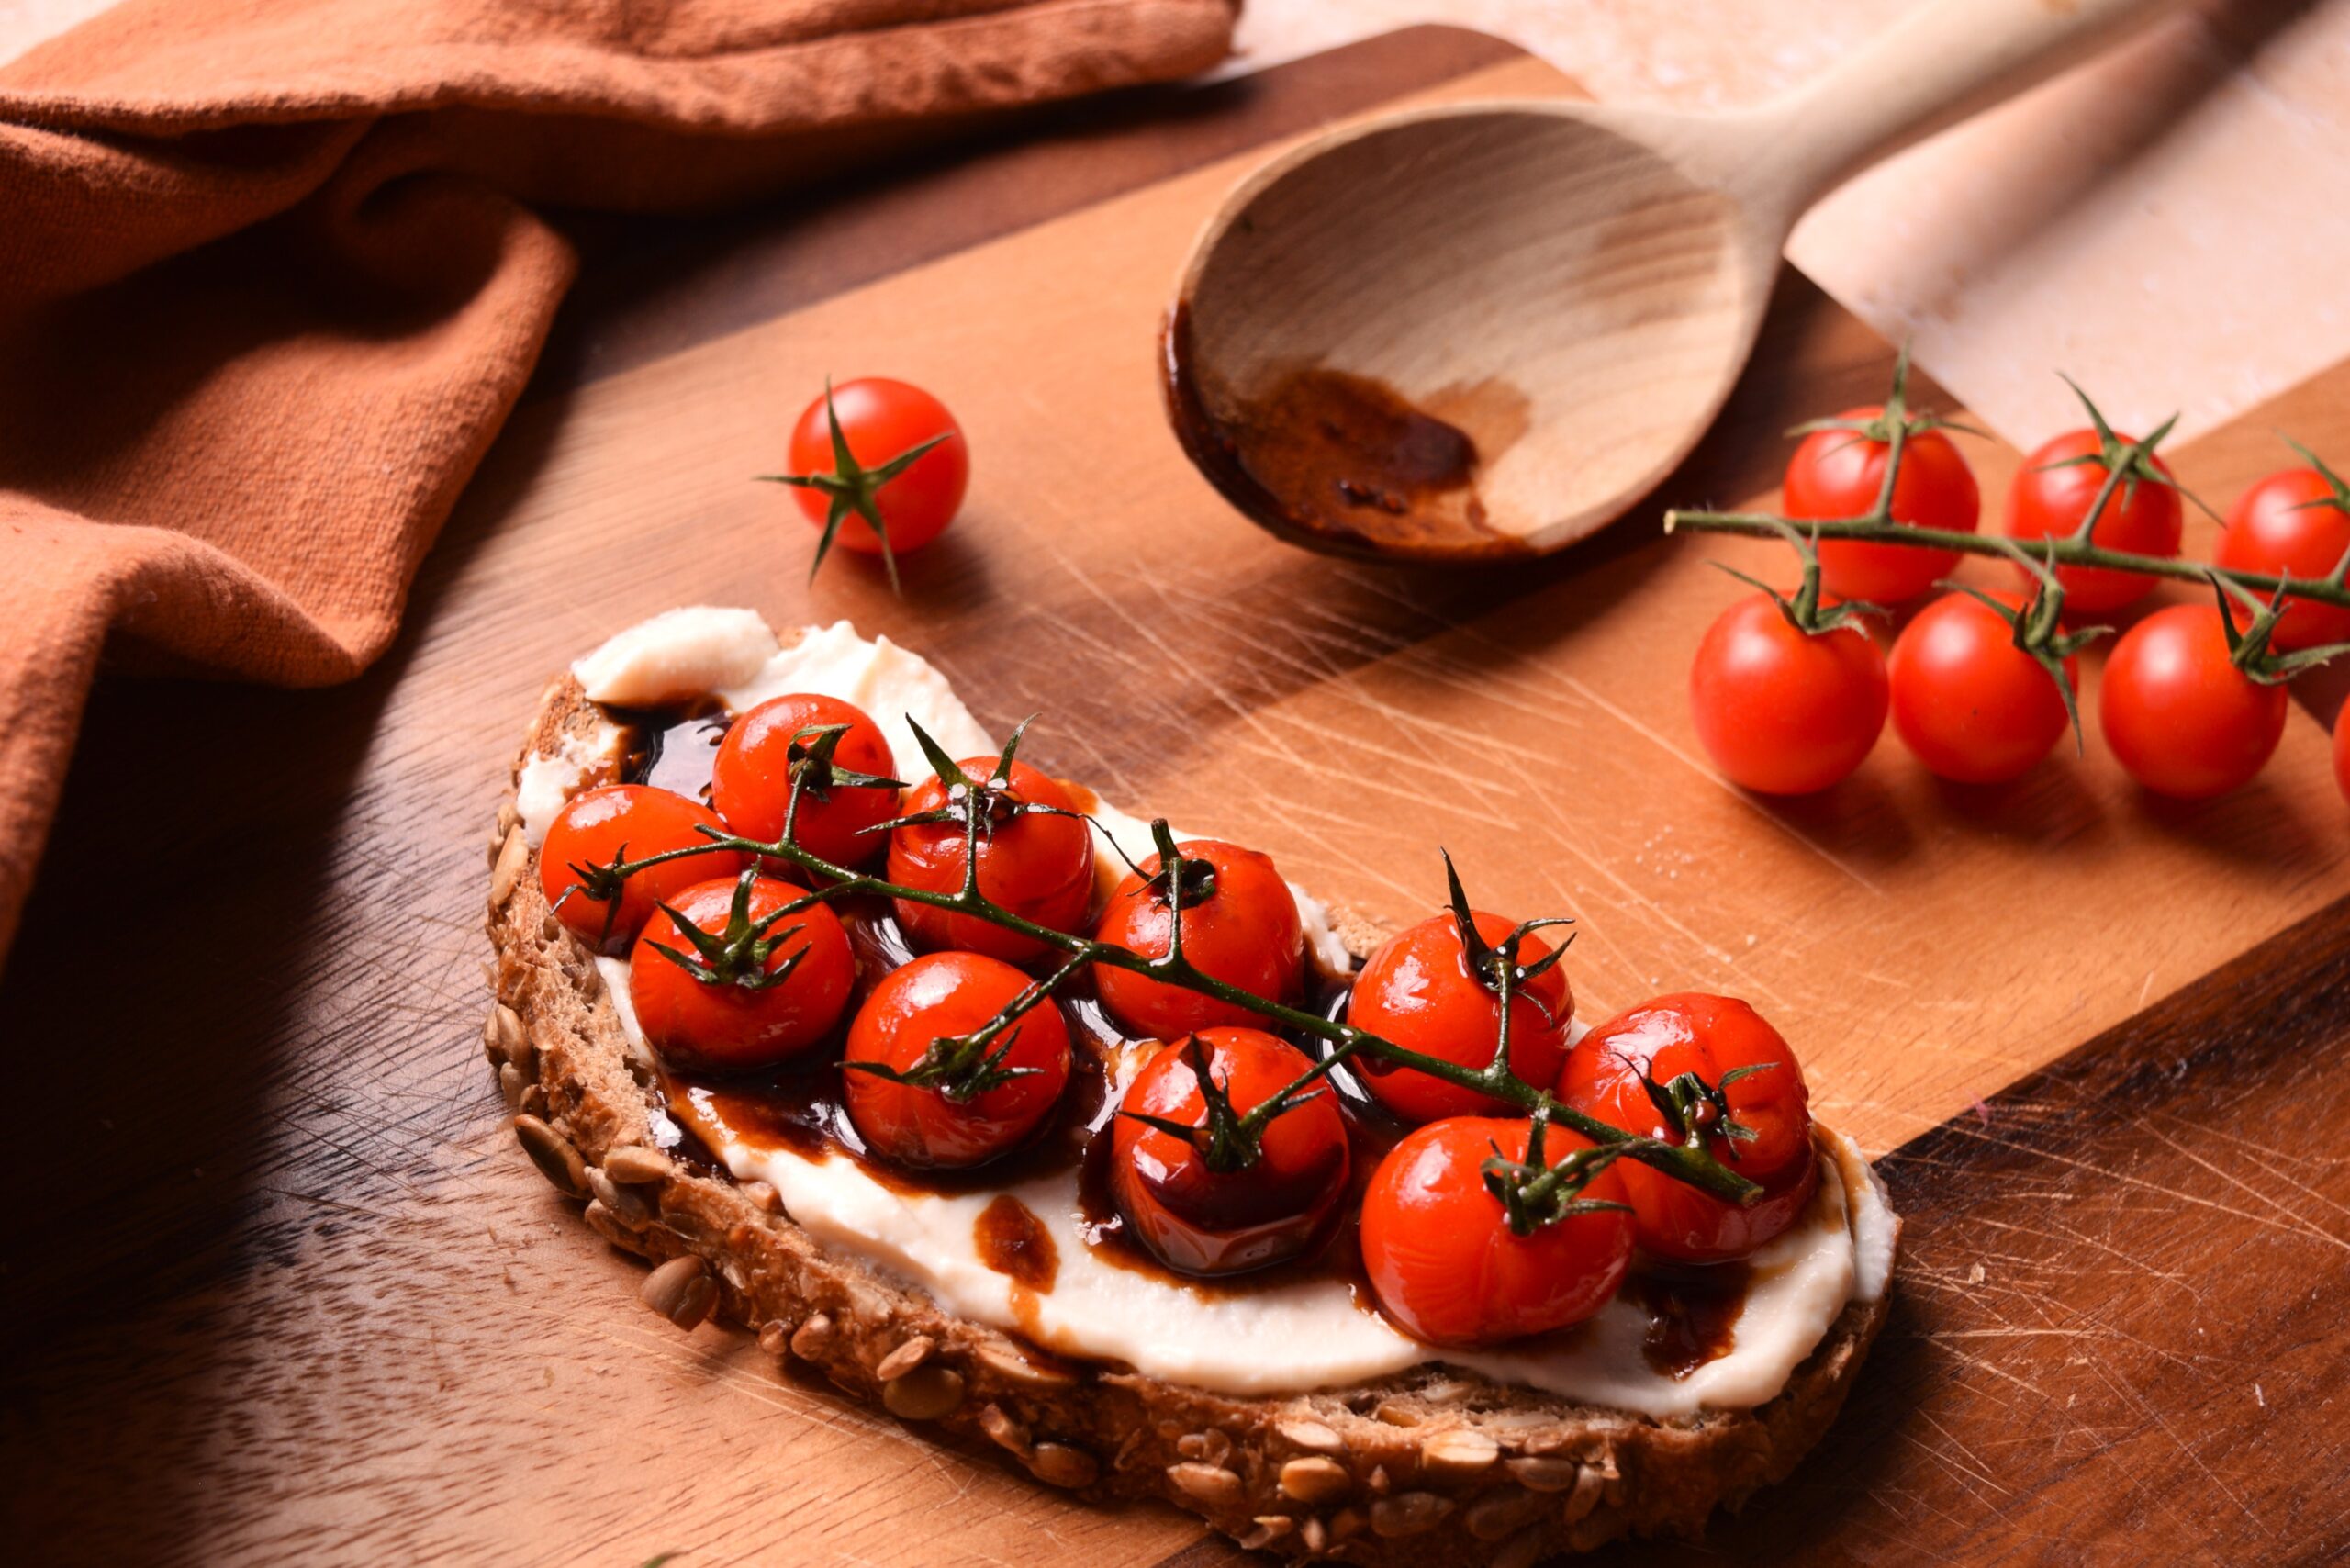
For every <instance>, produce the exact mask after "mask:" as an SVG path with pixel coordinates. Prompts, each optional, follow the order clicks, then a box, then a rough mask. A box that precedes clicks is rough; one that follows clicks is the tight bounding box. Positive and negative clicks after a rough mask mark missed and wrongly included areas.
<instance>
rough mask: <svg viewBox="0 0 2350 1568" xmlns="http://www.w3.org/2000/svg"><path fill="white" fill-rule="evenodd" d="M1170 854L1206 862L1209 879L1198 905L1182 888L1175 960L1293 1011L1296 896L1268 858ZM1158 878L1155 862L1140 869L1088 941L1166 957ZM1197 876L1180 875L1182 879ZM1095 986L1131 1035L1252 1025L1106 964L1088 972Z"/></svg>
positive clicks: (1165, 895) (1301, 938)
mask: <svg viewBox="0 0 2350 1568" xmlns="http://www.w3.org/2000/svg"><path fill="white" fill-rule="evenodd" d="M1175 848H1176V850H1177V852H1178V854H1179V855H1180V856H1181V857H1183V859H1184V860H1185V861H1186V863H1187V865H1188V863H1189V862H1191V861H1193V860H1199V861H1204V862H1206V870H1207V874H1208V889H1207V891H1206V894H1205V896H1204V897H1202V896H1200V895H1199V894H1198V893H1195V892H1193V891H1191V890H1188V888H1187V890H1186V891H1185V893H1184V895H1183V957H1184V958H1186V959H1188V960H1190V962H1191V963H1192V965H1193V966H1195V967H1196V968H1197V969H1199V970H1200V971H1201V972H1202V973H1203V974H1206V975H1209V976H1212V977H1213V978H1214V979H1216V980H1222V981H1224V982H1225V984H1227V985H1234V986H1237V987H1239V988H1240V989H1241V990H1243V991H1248V992H1250V993H1252V994H1253V995H1257V996H1261V997H1263V998H1264V999H1265V1000H1267V1001H1269V1002H1290V1003H1292V1004H1293V1003H1295V1002H1297V1001H1298V1000H1299V999H1300V998H1302V997H1303V996H1304V994H1305V935H1304V925H1303V924H1302V922H1301V921H1300V919H1299V917H1298V913H1297V896H1296V895H1295V894H1294V893H1292V892H1291V891H1290V889H1289V884H1288V883H1287V882H1285V881H1283V880H1281V873H1280V872H1279V871H1277V870H1275V869H1274V868H1273V862H1272V857H1270V856H1266V855H1260V854H1259V853H1258V852H1257V851H1255V850H1253V849H1243V848H1241V847H1240V846H1237V845H1233V844H1221V843H1218V842H1216V841H1215V840H1214V839H1198V840H1192V841H1190V842H1186V843H1181V844H1178V845H1177V846H1175ZM1161 871H1162V867H1161V866H1160V864H1159V857H1158V856H1156V855H1154V856H1152V857H1150V858H1149V859H1147V860H1146V861H1144V862H1143V863H1142V869H1141V873H1140V875H1132V874H1130V875H1128V876H1127V878H1126V879H1125V881H1123V882H1120V883H1119V884H1118V889H1117V891H1115V892H1113V893H1112V894H1111V895H1110V902H1109V904H1108V905H1107V907H1105V908H1104V909H1103V910H1102V919H1101V922H1100V924H1097V925H1096V926H1095V927H1094V931H1093V936H1094V940H1096V941H1098V942H1107V943H1109V944H1111V945H1112V946H1118V947H1124V948H1125V949H1127V950H1128V951H1129V952H1135V953H1140V954H1142V955H1143V956H1144V957H1146V958H1162V957H1164V956H1165V954H1166V952H1167V946H1168V935H1169V929H1170V927H1171V926H1172V925H1173V924H1174V920H1173V915H1172V912H1171V909H1170V907H1169V892H1170V890H1169V887H1168V885H1167V879H1166V878H1165V877H1163V876H1162V875H1161V874H1160V873H1161ZM1196 875H1197V873H1196V872H1187V879H1188V878H1189V877H1191V876H1196ZM1093 982H1094V984H1095V985H1096V986H1097V987H1098V988H1099V989H1100V991H1101V993H1102V1006H1103V1007H1105V1008H1107V1009H1109V1012H1110V1015H1111V1016H1112V1017H1113V1018H1115V1019H1116V1020H1117V1021H1118V1022H1119V1023H1121V1024H1123V1025H1125V1026H1126V1027H1127V1028H1129V1029H1131V1030H1133V1031H1135V1032H1136V1034H1141V1035H1151V1036H1157V1037H1158V1038H1160V1039H1172V1038H1174V1037H1175V1036H1178V1035H1187V1034H1190V1033H1191V1032H1192V1031H1193V1030H1195V1029H1206V1028H1211V1027H1214V1026H1215V1025H1228V1026H1246V1025H1251V1024H1255V1023H1257V1022H1258V1014H1254V1013H1251V1012H1250V1011H1248V1009H1247V1008H1245V1007H1241V1006H1237V1005H1236V1004H1235V1003H1232V1002H1224V1001H1220V1000H1218V999H1217V998H1215V997H1213V996H1207V995H1203V994H1202V993H1201V992H1199V991H1188V990H1186V989H1184V988H1183V987H1181V986H1178V985H1169V983H1168V982H1166V981H1165V980H1152V979H1150V978H1148V977H1147V976H1145V975H1137V974H1134V973H1131V972H1129V971H1127V970H1125V969H1113V968H1112V967H1110V966H1109V965H1106V964H1097V965H1095V966H1094V969H1093Z"/></svg>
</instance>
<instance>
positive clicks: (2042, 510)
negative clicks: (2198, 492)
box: [2008, 430, 2186, 620]
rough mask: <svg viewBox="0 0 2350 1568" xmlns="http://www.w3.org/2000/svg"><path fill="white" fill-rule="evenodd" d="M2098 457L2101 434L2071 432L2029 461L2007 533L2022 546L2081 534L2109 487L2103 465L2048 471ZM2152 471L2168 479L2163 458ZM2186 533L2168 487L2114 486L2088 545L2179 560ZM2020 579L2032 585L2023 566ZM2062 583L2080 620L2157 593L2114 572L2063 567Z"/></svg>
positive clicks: (2142, 577)
mask: <svg viewBox="0 0 2350 1568" xmlns="http://www.w3.org/2000/svg"><path fill="white" fill-rule="evenodd" d="M2121 439H2122V440H2124V441H2127V440H2129V439H2130V438H2129V437H2127V436H2124V437H2122V438H2121ZM2100 450H2101V448H2100V445H2099V442H2098V434H2097V431H2092V430H2080V431H2068V432H2066V433H2065V434H2064V435H2060V436H2058V437H2057V438H2056V439H2055V440H2053V441H2052V442H2048V443H2047V444H2046V445H2045V446H2042V448H2041V449H2040V450H2039V451H2037V452H2035V453H2033V454H2031V456H2030V457H2027V458H2025V459H2024V460H2023V466H2022V467H2020V468H2019V469H2017V470H2016V477H2015V483H2014V484H2013V485H2012V486H2011V487H2009V491H2008V532H2009V533H2010V534H2011V535H2013V536H2014V537H2016V538H2018V539H2049V538H2055V539H2062V538H2065V537H2066V536H2068V535H2069V534H2071V533H2072V532H2074V531H2075V530H2076V529H2077V528H2079V527H2080V525H2081V520H2082V519H2083V518H2086V517H2087V516H2088V515H2089V508H2090V507H2091V506H2093V505H2095V504H2096V502H2097V493H2098V490H2100V489H2102V488H2103V487H2104V486H2105V479H2106V471H2105V468H2104V466H2103V465H2100V464H2098V463H2073V464H2071V465H2070V466H2067V467H2062V468H2057V467H2051V466H2049V465H2051V464H2058V463H2067V462H2069V460H2071V459H2074V458H2078V457H2095V456H2096V455H2097V454H2098V452H2099V451H2100ZM2154 466H2155V467H2156V468H2159V469H2161V470H2162V472H2163V473H2164V475H2165V476H2168V475H2169V473H2170V466H2169V465H2167V464H2165V462H2164V461H2163V460H2162V459H2161V458H2159V457H2156V458H2154ZM2185 527H2186V519H2185V517H2184V516H2183V514H2182V513H2181V512H2180V510H2179V505H2178V492H2177V490H2175V489H2173V488H2172V487H2170V486H2168V485H2158V484H2155V483H2153V482H2152V481H2149V480H2144V479H2141V480H2140V481H2138V483H2137V484H2136V485H2135V486H2132V485H2128V484H2123V485H2121V486H2117V487H2115V489H2114V492H2113V496H2112V498H2111V499H2109V500H2108V501H2107V502H2106V503H2105V510H2104V511H2103V512H2101V513H2099V514H2098V520H2097V527H2096V528H2095V529H2094V530H2092V531H2091V532H2090V534H2089V539H2090V541H2091V542H2092V543H2097V544H2100V545H2102V546H2104V547H2105V548H2106V549H2109V550H2127V551H2129V552H2130V553H2131V554H2136V555H2176V554H2178V541H2179V536H2180V534H2181V533H2182V532H2183V531H2184V530H2185ZM2016 572H2017V574H2018V575H2019V576H2020V577H2025V578H2026V580H2027V581H2030V580H2031V577H2030V574H2029V573H2026V572H2025V571H2024V569H2023V568H2022V567H2021V566H2018V567H2017V568H2016ZM2056 580H2057V581H2058V582H2059V583H2061V584H2063V585H2064V588H2065V611H2066V613H2067V614H2068V615H2069V616H2071V617H2072V618H2074V619H2076V620H2077V619H2079V618H2080V617H2082V616H2087V615H2103V614H2105V613H2106V612H2108V611H2109V610H2120V609H2121V608H2122V607H2123V606H2124V605H2129V604H2135V603H2136V602H2137V601H2138V600H2140V599H2143V598H2145V597H2146V595H2147V593H2148V592H2149V591H2150V590H2152V589H2153V588H2154V578H2152V577H2148V576H2146V574H2145V573H2143V572H2119V571H2115V570H2113V569H2112V568H2111V567H2109V566H2059V567H2057V568H2056Z"/></svg>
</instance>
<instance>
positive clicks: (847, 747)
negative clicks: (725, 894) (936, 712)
mask: <svg viewBox="0 0 2350 1568" xmlns="http://www.w3.org/2000/svg"><path fill="white" fill-rule="evenodd" d="M834 724H846V725H847V726H848V730H847V732H846V733H845V734H843V735H842V736H841V737H840V739H839V740H838V741H836V742H834V743H833V744H832V745H831V747H830V750H829V753H827V752H826V751H825V749H824V742H823V740H822V737H816V738H814V739H811V740H810V741H807V742H802V741H800V740H799V739H797V738H795V737H797V736H799V735H800V734H801V733H802V732H803V731H807V730H813V729H824V728H828V727H830V726H832V725H834ZM811 746H813V747H815V748H817V750H816V752H815V753H814V754H813V755H811V750H810V748H811ZM827 755H829V756H830V759H831V763H832V767H825V766H824V763H823V758H824V756H827ZM896 767H897V764H896V760H895V759H894V758H893V757H891V756H890V742H889V740H888V739H887V737H885V736H884V735H883V734H881V726H879V725H878V724H876V723H875V722H873V721H872V719H871V718H869V717H868V716H867V714H866V711H865V710H864V709H862V708H859V707H856V706H855V705H854V704H852V703H847V702H843V701H841V700H838V699H837V698H832V697H818V696H814V695H812V694H805V693H802V694H796V695H793V696H789V697H778V698H776V699H775V700H772V701H767V702H762V703H760V704H759V705H758V706H757V707H755V708H754V709H752V710H751V711H749V712H747V713H745V714H744V715H743V717H742V718H741V719H740V720H739V721H737V722H735V724H734V727H733V729H730V730H728V731H727V732H726V738H725V740H723V741H722V742H721V743H720V744H719V747H718V761H717V763H716V765H715V767H714V768H713V770H712V772H711V782H710V799H711V804H712V805H714V806H716V807H717V808H718V814H719V815H721V816H722V817H724V818H725V819H726V820H727V822H728V823H731V824H732V825H733V829H734V831H735V832H736V833H738V834H742V835H743V836H744V838H755V839H758V840H760V841H761V842H763V843H767V844H772V843H774V842H775V841H776V839H777V838H778V837H779V836H780V835H781V834H782V833H783V818H784V810H785V808H786V807H787V806H788V805H789V803H790V801H791V781H792V777H793V774H794V772H795V771H797V772H800V773H804V774H805V775H806V776H807V778H808V782H807V784H806V785H805V786H804V787H802V789H801V790H800V815H799V817H798V819H797V820H796V821H795V822H794V823H792V842H793V843H795V844H797V845H799V846H800V848H802V849H805V850H807V851H809V852H810V853H811V854H813V855H818V856H822V857H823V858H824V859H826V860H829V861H831V862H832V863H833V864H834V865H835V866H861V865H863V864H864V863H865V862H867V861H868V860H870V859H872V858H873V857H875V856H876V855H878V854H879V853H880V852H881V850H882V849H883V848H884V847H885V846H887V845H888V843H889V835H888V834H879V833H867V832H866V831H865V830H866V829H867V828H870V827H873V826H876V825H878V823H885V822H888V821H889V820H890V818H891V817H893V816H895V815H897V814H898V791H897V790H895V789H894V788H885V787H882V786H879V785H872V786H867V785H856V784H844V783H835V782H833V779H834V769H835V768H837V769H840V770H843V771H846V772H851V773H862V774H865V775H866V776H867V777H868V778H893V777H895V774H896ZM770 869H773V870H778V871H780V870H783V869H784V867H783V865H782V864H780V863H778V864H776V865H774V866H772V867H770Z"/></svg>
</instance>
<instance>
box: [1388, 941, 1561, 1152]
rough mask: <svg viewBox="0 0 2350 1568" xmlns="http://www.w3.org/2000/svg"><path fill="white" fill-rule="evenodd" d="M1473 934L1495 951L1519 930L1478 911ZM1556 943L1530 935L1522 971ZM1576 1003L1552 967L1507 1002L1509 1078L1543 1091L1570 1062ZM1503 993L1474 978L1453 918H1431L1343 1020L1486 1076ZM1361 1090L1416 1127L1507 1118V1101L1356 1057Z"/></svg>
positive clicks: (1391, 948) (1393, 952)
mask: <svg viewBox="0 0 2350 1568" xmlns="http://www.w3.org/2000/svg"><path fill="white" fill-rule="evenodd" d="M1471 918H1472V921H1473V922H1474V923H1475V925H1476V929H1477V935H1479V936H1480V937H1482V938H1483V940H1484V942H1485V943H1486V945H1487V946H1493V947H1498V946H1500V945H1501V943H1502V942H1503V940H1504V939H1505V938H1506V937H1507V936H1508V935H1509V934H1510V932H1511V931H1512V930H1514V929H1515V928H1516V923H1515V922H1512V921H1509V920H1505V919H1504V918H1503V917H1502V916H1500V915H1498V914H1487V913H1483V912H1482V911H1478V912H1472V916H1471ZM1550 950H1551V949H1550V944H1549V943H1547V942H1545V941H1543V940H1542V938H1541V936H1540V935H1539V934H1536V933H1533V932H1528V933H1527V935H1525V936H1524V937H1523V938H1522V939H1521V944H1520V946H1519V948H1518V961H1519V966H1520V967H1521V968H1524V969H1531V968H1533V967H1534V966H1535V965H1537V964H1539V963H1540V962H1541V961H1542V960H1543V959H1544V958H1548V957H1550ZM1573 1013H1574V1002H1573V997H1572V993H1571V992H1570V991H1569V989H1568V986H1567V975H1566V970H1565V969H1564V968H1563V967H1562V966H1561V965H1558V964H1553V965H1551V966H1550V968H1549V969H1545V970H1543V971H1542V972H1541V973H1540V974H1539V975H1536V976H1534V977H1533V978H1532V979H1531V980H1528V981H1527V983H1526V985H1525V986H1524V988H1523V989H1521V990H1519V991H1517V992H1516V995H1514V996H1513V997H1512V998H1511V1000H1510V1009H1509V1069H1510V1071H1511V1073H1512V1074H1513V1075H1515V1076H1516V1077H1517V1078H1519V1079H1522V1080H1524V1081H1526V1082H1527V1083H1530V1084H1533V1085H1535V1086H1536V1087H1538V1088H1539V1087H1540V1086H1541V1085H1543V1084H1546V1083H1548V1082H1550V1080H1551V1079H1552V1078H1553V1077H1555V1076H1556V1075H1557V1073H1558V1070H1559V1064H1560V1063H1561V1062H1562V1061H1564V1060H1565V1059H1566V1055H1567V1025H1568V1023H1569V1022H1570V1020H1571V1019H1572V1016H1573ZM1501 1015H1502V1003H1501V993H1500V992H1499V991H1496V990H1495V989H1494V987H1493V985H1492V984H1491V983H1489V982H1488V981H1487V980H1486V979H1485V978H1484V977H1483V976H1481V975H1478V974H1476V973H1474V972H1472V969H1471V965H1470V962H1469V953H1468V949H1467V946H1466V945H1465V944H1463V943H1462V941H1461V940H1460V924H1459V923H1458V921H1457V920H1456V919H1455V918H1454V917H1453V916H1452V915H1451V914H1449V913H1447V914H1439V915H1433V916H1431V917H1430V918H1428V919H1427V920H1424V921H1422V922H1420V923H1419V924H1417V925H1415V926H1413V927H1411V928H1410V929H1409V930H1407V931H1405V932H1404V933H1403V934H1401V935H1398V936H1395V937H1394V938H1393V939H1392V940H1390V941H1389V942H1388V943H1387V945H1386V946H1382V948H1380V949H1379V951H1377V952H1376V953H1373V954H1372V955H1371V959H1370V961H1369V962H1367V963H1365V964H1364V965H1363V967H1362V972H1361V973H1360V974H1359V975H1357V976H1356V977H1355V985H1354V991H1353V993H1352V995H1351V996H1350V997H1349V998H1348V1002H1347V1021H1348V1023H1350V1024H1352V1025H1355V1027H1357V1028H1359V1029H1364V1030H1368V1031H1369V1032H1370V1033H1371V1034H1374V1035H1376V1036H1379V1037H1380V1038H1381V1039H1383V1040H1389V1041H1392V1042H1393V1043H1394V1044H1396V1045H1399V1046H1401V1047H1404V1049H1405V1050H1410V1051H1417V1052H1419V1053H1420V1054H1421V1055H1422V1056H1431V1057H1441V1058H1443V1059H1445V1060H1446V1061H1450V1062H1458V1063H1459V1064H1460V1065H1461V1066H1462V1067H1466V1068H1471V1069H1478V1070H1482V1069H1483V1068H1484V1067H1485V1066H1486V1064H1488V1063H1489V1062H1491V1061H1492V1060H1493V1059H1494V1047H1497V1046H1498V1045H1499V1044H1500V1043H1501ZM1354 1061H1355V1066H1356V1067H1357V1069H1358V1072H1357V1076H1358V1077H1359V1078H1360V1080H1361V1081H1362V1084H1363V1087H1364V1088H1366V1089H1368V1090H1369V1091H1370V1092H1371V1095H1372V1096H1373V1097H1374V1098H1376V1099H1377V1100H1378V1101H1379V1102H1380V1103H1382V1104H1383V1105H1385V1106H1386V1107H1387V1108H1388V1109H1389V1110H1391V1111H1393V1112H1394V1113H1395V1114H1397V1115H1399V1116H1401V1117H1403V1118H1404V1120H1405V1121H1410V1122H1433V1121H1435V1120H1437V1119H1438V1117H1441V1116H1472V1115H1481V1114H1482V1115H1492V1114H1504V1113H1507V1112H1508V1111H1510V1110H1511V1109H1513V1107H1512V1106H1511V1105H1510V1103H1509V1102H1507V1101H1505V1100H1500V1099H1496V1098H1494V1096H1493V1095H1490V1094H1481V1093H1479V1092H1476V1091H1475V1090H1473V1089H1464V1088H1462V1087H1461V1086H1460V1085H1459V1084H1457V1083H1448V1082H1446V1081H1444V1080H1443V1079H1441V1078H1438V1077H1435V1076H1433V1075H1432V1074H1429V1073H1426V1072H1422V1071H1420V1070H1418V1069H1416V1068H1409V1067H1393V1068H1390V1067H1386V1066H1384V1065H1383V1064H1382V1063H1380V1062H1377V1061H1374V1060H1372V1059H1371V1058H1369V1057H1357V1058H1354Z"/></svg>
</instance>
